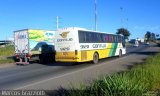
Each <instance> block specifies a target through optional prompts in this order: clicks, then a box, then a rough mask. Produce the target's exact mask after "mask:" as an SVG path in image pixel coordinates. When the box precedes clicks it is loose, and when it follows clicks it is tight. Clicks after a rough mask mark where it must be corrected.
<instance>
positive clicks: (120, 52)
mask: <svg viewBox="0 0 160 96" xmlns="http://www.w3.org/2000/svg"><path fill="white" fill-rule="evenodd" d="M121 56H122V50H121V49H120V50H119V57H121Z"/></svg>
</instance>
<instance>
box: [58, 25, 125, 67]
mask: <svg viewBox="0 0 160 96" xmlns="http://www.w3.org/2000/svg"><path fill="white" fill-rule="evenodd" d="M124 41H125V40H124V38H123V36H122V35H117V34H110V33H106V32H97V31H90V30H87V29H84V28H77V27H73V28H72V27H70V28H61V29H58V30H57V32H56V33H55V50H56V55H55V60H56V61H60V62H87V61H93V63H95V64H96V63H98V60H99V59H102V58H107V57H112V56H122V55H124V54H126V48H125V42H124Z"/></svg>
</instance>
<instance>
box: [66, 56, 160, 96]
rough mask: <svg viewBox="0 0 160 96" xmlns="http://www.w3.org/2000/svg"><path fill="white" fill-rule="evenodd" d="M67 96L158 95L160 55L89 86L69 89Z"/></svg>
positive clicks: (159, 90) (159, 92) (159, 89)
mask: <svg viewBox="0 0 160 96" xmlns="http://www.w3.org/2000/svg"><path fill="white" fill-rule="evenodd" d="M65 94H67V95H68V96H142V95H144V96H151V95H152V96H156V95H160V54H157V55H155V56H151V57H149V58H148V59H147V60H146V61H145V62H144V63H143V64H139V65H137V66H135V67H134V68H132V69H131V70H130V71H127V72H123V73H120V74H114V75H111V76H104V77H103V78H100V79H99V80H95V81H93V83H92V84H91V85H90V86H85V85H82V86H81V87H80V88H79V89H76V88H74V87H73V88H71V90H69V91H67V92H66V93H65Z"/></svg>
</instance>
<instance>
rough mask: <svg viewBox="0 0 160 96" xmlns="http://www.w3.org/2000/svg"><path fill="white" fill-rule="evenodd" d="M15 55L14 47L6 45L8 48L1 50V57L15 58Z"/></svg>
mask: <svg viewBox="0 0 160 96" xmlns="http://www.w3.org/2000/svg"><path fill="white" fill-rule="evenodd" d="M13 55H14V46H13V45H6V47H3V48H0V56H13Z"/></svg>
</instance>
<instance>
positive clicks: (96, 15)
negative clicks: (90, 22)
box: [94, 0, 98, 31]
mask: <svg viewBox="0 0 160 96" xmlns="http://www.w3.org/2000/svg"><path fill="white" fill-rule="evenodd" d="M94 7H95V31H97V26H98V24H97V19H98V13H97V0H94Z"/></svg>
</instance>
